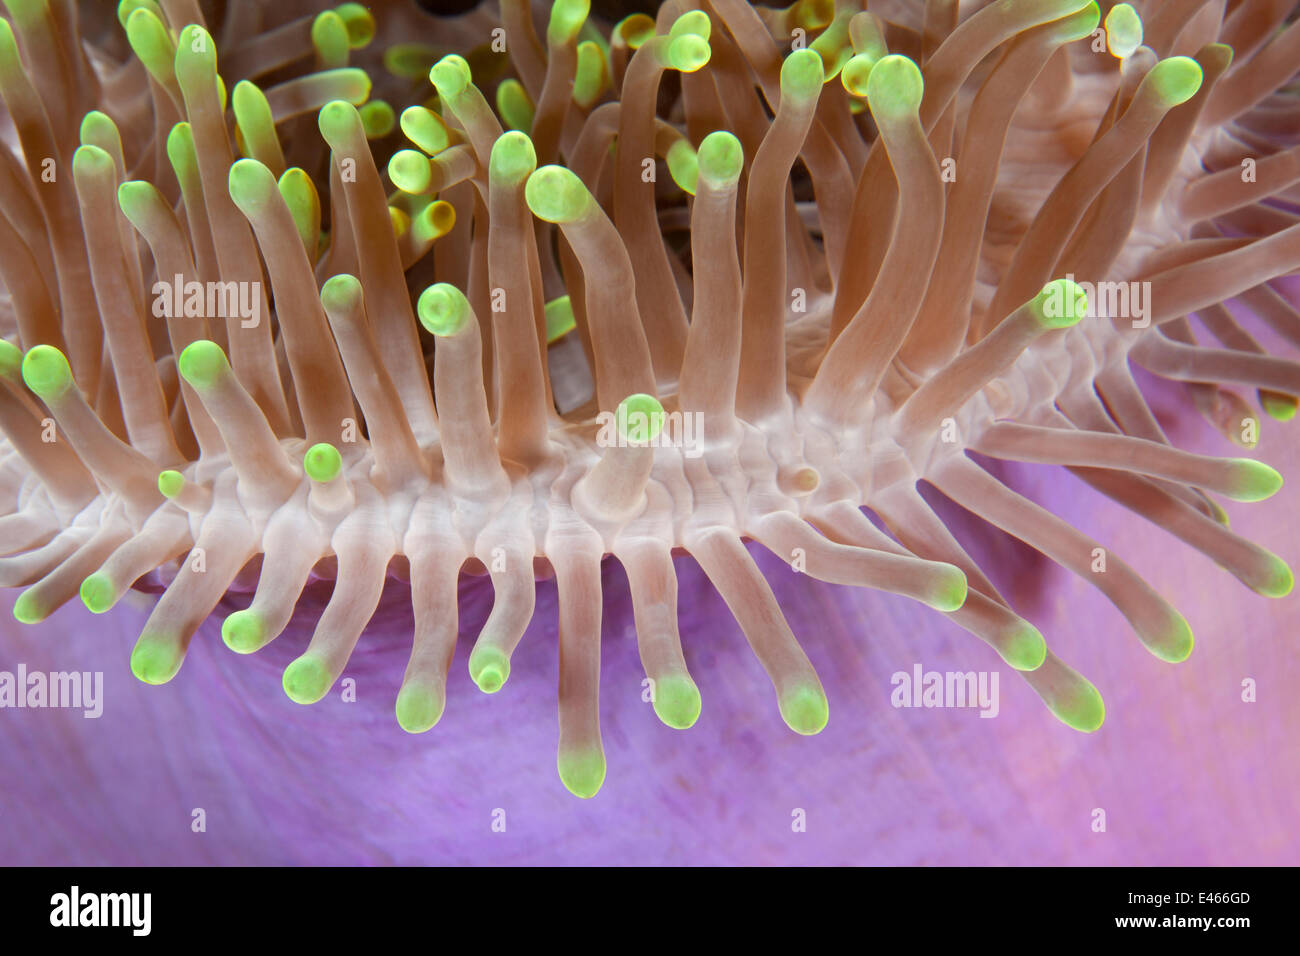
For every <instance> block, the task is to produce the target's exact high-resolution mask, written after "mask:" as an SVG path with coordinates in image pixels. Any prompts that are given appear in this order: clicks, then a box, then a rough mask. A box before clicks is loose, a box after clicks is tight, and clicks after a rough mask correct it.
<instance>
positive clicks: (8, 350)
mask: <svg viewBox="0 0 1300 956" xmlns="http://www.w3.org/2000/svg"><path fill="white" fill-rule="evenodd" d="M22 368H23V350H22V349H20V348H19V347H18V346H16V345H14V344H13V343H12V342H10V341H9V340H8V339H0V375H3V376H4V377H5V378H7V379H9V380H10V381H11V382H16V381H18V380H19V379H20V378H22V375H23V372H22Z"/></svg>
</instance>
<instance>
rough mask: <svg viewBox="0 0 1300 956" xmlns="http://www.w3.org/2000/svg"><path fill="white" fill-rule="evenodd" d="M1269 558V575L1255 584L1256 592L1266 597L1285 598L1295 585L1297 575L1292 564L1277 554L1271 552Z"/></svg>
mask: <svg viewBox="0 0 1300 956" xmlns="http://www.w3.org/2000/svg"><path fill="white" fill-rule="evenodd" d="M1268 558H1269V561H1268V575H1267V577H1266V578H1265V579H1264V580H1262V581H1259V582H1257V583H1256V584H1255V592H1256V593H1257V594H1262V595H1263V596H1264V597H1270V598H1284V597H1286V596H1287V595H1288V594H1290V593H1291V589H1292V588H1294V587H1295V575H1294V574H1293V573H1292V572H1291V567H1290V565H1288V564H1287V563H1286V562H1285V561H1283V560H1282V559H1281V558H1279V557H1278V556H1277V555H1276V554H1270V555H1269V556H1268Z"/></svg>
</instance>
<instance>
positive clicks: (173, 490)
mask: <svg viewBox="0 0 1300 956" xmlns="http://www.w3.org/2000/svg"><path fill="white" fill-rule="evenodd" d="M184 487H185V476H184V475H182V474H181V473H180V472H179V471H173V470H172V469H170V468H168V469H167V470H166V471H160V472H159V473H158V490H159V491H160V492H161V493H162V496H163V497H164V498H175V497H176V496H177V495H179V494H180V493H181V489H182V488H184Z"/></svg>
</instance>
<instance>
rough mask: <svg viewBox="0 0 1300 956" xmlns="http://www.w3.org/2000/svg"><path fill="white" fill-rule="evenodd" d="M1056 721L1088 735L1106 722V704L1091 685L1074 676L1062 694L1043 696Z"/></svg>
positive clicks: (1083, 679) (1076, 675)
mask: <svg viewBox="0 0 1300 956" xmlns="http://www.w3.org/2000/svg"><path fill="white" fill-rule="evenodd" d="M1043 701H1044V703H1046V704H1047V707H1048V709H1049V710H1051V712H1052V713H1053V714H1054V715H1055V716H1056V719H1057V720H1059V721H1060V722H1061V723H1063V724H1065V725H1066V726H1067V727H1071V728H1073V729H1075V730H1078V731H1081V732H1082V733H1085V734H1090V733H1092V732H1093V731H1095V730H1098V729H1100V727H1101V725H1102V724H1103V723H1105V722H1106V703H1105V701H1103V700H1102V699H1101V694H1100V693H1099V692H1098V690H1097V688H1096V687H1093V686H1092V683H1091V682H1089V681H1088V680H1086V679H1085V678H1083V677H1081V676H1079V675H1078V674H1074V680H1073V681H1072V682H1071V686H1070V687H1069V688H1067V689H1066V691H1065V692H1064V693H1060V694H1051V695H1044V696H1043Z"/></svg>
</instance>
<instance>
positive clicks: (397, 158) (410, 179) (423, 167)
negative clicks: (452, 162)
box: [388, 149, 433, 196]
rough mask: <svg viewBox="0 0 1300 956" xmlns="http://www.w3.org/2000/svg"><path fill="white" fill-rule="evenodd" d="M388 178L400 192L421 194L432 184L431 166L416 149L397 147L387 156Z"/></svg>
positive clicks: (426, 158)
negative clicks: (395, 150)
mask: <svg viewBox="0 0 1300 956" xmlns="http://www.w3.org/2000/svg"><path fill="white" fill-rule="evenodd" d="M388 178H389V179H391V180H392V181H393V185H394V186H396V187H397V188H398V189H400V190H401V191H402V192H404V193H410V194H411V195H413V196H422V195H424V194H425V193H427V192H428V191H429V187H430V186H431V185H433V167H432V166H430V165H429V157H427V156H425V155H424V153H422V152H420V151H419V150H418V149H399V150H398V151H397V152H395V153H393V155H392V156H390V157H389V158H388Z"/></svg>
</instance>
